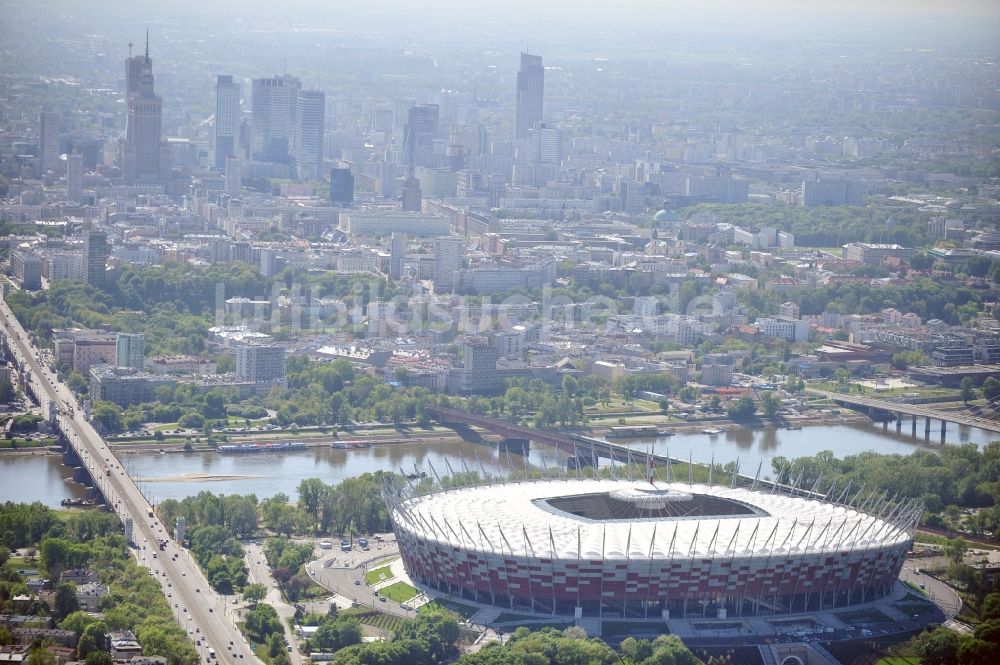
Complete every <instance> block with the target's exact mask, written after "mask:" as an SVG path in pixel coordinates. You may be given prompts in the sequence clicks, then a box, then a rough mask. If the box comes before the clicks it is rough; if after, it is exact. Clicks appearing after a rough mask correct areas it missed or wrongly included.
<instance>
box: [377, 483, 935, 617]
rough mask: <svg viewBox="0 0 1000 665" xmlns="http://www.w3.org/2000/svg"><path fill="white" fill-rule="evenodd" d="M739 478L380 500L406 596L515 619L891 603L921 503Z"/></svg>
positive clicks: (484, 488)
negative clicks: (409, 588)
mask: <svg viewBox="0 0 1000 665" xmlns="http://www.w3.org/2000/svg"><path fill="white" fill-rule="evenodd" d="M733 479H734V482H733V483H732V484H730V485H719V484H712V483H711V481H709V484H699V483H695V482H688V483H683V482H664V481H659V480H649V481H647V480H634V479H625V478H619V479H601V478H594V479H580V478H565V479H558V480H553V479H543V480H521V481H510V480H507V481H506V482H501V481H499V480H494V481H492V482H490V483H488V484H478V485H474V486H469V487H461V488H456V489H444V490H435V491H431V492H429V493H425V494H418V493H415V491H413V489H412V488H411V490H410V492H405V491H403V492H401V491H399V490H398V489H391V488H388V487H387V489H386V491H385V492H384V493H385V496H386V500H387V502H388V505H389V511H390V515H391V518H392V521H393V525H394V530H395V533H396V538H397V540H398V542H399V550H400V553H401V556H402V559H403V564H404V566H405V568H406V571H407V574H408V575H409V577H410V579H411V580H412V581H414V582H416V583H418V584H421V585H424V586H426V587H432V588H434V589H436V590H438V591H440V592H443V593H446V594H449V595H452V596H456V597H458V596H460V597H464V598H467V599H469V600H473V601H476V602H479V603H485V604H489V605H494V606H497V607H500V608H505V609H507V608H509V609H512V610H526V611H531V612H535V613H541V614H551V615H564V616H569V617H601V618H611V617H623V618H629V617H634V618H648V619H654V618H655V619H660V618H661V617H662V618H664V619H669V618H671V617H673V618H711V619H725V618H727V617H728V618H733V617H737V616H755V615H780V614H790V613H802V612H813V611H817V610H823V609H830V608H840V607H845V606H850V605H856V604H861V603H865V602H870V601H874V600H878V599H881V598H883V597H885V596H886V595H887V594H889V593H890V591H891V590H892V588H893V585H894V583H895V581H896V578H897V577H898V575H899V573H900V568H901V567H902V565H903V561H904V557H905V556H906V553H907V551H908V550H909V549H910V547H911V545H912V542H913V535H914V531H915V529H916V526H917V524H918V522H919V519H920V514H921V506H920V504H919V503H918V502H914V501H901V500H895V499H894V498H891V497H889V496H887V494H886V493H884V492H878V491H865V490H864V489H862V490H860V491H857V490H854V491H852V488H851V487H850V485H848V486H847V487H845V488H843V489H838V488H836V487H831V488H829V489H828V490H827V492H826V493H825V494H823V493H819V492H817V491H816V488H815V487H814V488H813V490H811V491H807V490H803V489H801V488H794V487H791V488H790V487H787V486H782V485H778V484H777V483H773V484H772V483H769V482H765V481H762V482H761V486H760V487H758V483H757V481H756V480H755V481H754V482H753V484H752V485H751V486H748V487H740V486H737V485H738V484H737V483H736V482H735V480H736V476H735V474H734V476H733ZM746 484H748V485H749V483H746Z"/></svg>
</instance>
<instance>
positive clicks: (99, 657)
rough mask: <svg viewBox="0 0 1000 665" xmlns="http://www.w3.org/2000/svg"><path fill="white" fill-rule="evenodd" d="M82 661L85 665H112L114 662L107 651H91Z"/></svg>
mask: <svg viewBox="0 0 1000 665" xmlns="http://www.w3.org/2000/svg"><path fill="white" fill-rule="evenodd" d="M83 662H84V663H85V665H114V663H115V661H114V659H113V658H112V657H111V654H109V653H108V652H107V651H91V652H90V653H88V654H87V657H86V658H84V661H83Z"/></svg>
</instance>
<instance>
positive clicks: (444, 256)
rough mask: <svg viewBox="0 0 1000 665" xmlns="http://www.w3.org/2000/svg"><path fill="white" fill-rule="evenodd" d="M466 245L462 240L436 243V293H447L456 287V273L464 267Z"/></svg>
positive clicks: (443, 240)
mask: <svg viewBox="0 0 1000 665" xmlns="http://www.w3.org/2000/svg"><path fill="white" fill-rule="evenodd" d="M464 253H465V243H464V242H463V241H462V239H461V238H452V237H447V238H438V239H436V240H435V241H434V292H435V293H446V292H448V291H451V290H452V289H453V288H454V287H455V272H456V271H458V270H459V269H461V267H462V258H463V255H464Z"/></svg>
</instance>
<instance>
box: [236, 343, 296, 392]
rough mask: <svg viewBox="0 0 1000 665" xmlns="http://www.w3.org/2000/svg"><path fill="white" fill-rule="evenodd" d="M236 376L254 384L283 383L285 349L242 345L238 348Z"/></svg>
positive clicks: (260, 345)
mask: <svg viewBox="0 0 1000 665" xmlns="http://www.w3.org/2000/svg"><path fill="white" fill-rule="evenodd" d="M236 374H237V376H239V378H241V379H245V380H247V381H252V382H253V383H283V382H284V380H285V347H283V346H278V345H272V344H241V345H240V346H237V347H236Z"/></svg>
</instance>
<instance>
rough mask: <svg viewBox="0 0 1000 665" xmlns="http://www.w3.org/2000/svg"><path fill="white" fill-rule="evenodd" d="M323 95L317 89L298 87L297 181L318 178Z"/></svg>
mask: <svg viewBox="0 0 1000 665" xmlns="http://www.w3.org/2000/svg"><path fill="white" fill-rule="evenodd" d="M325 118H326V95H325V94H323V93H322V92H321V91H319V90H299V94H298V97H297V99H296V101H295V143H294V152H293V157H294V159H295V175H296V177H297V178H298V179H299V180H316V179H317V178H319V174H320V167H321V166H322V164H323V127H324V123H325Z"/></svg>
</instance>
